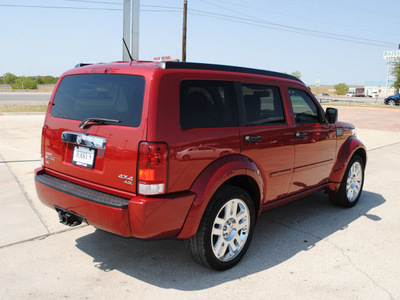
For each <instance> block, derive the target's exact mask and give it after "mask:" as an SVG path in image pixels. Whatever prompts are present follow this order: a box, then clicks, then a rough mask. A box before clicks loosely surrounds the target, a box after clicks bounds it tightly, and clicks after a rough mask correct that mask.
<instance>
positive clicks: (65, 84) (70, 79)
mask: <svg viewBox="0 0 400 300" xmlns="http://www.w3.org/2000/svg"><path fill="white" fill-rule="evenodd" d="M144 83H145V80H144V78H143V77H140V76H132V75H119V74H118V75H117V74H82V75H71V76H66V77H65V78H64V79H63V80H62V81H61V83H60V85H59V87H58V89H57V93H56V95H55V97H54V101H53V106H52V109H51V115H52V116H53V117H58V118H65V119H72V120H84V119H87V118H105V119H114V120H119V121H121V122H120V123H118V124H116V125H122V126H132V127H137V126H139V125H140V122H141V118H142V106H143V94H144Z"/></svg>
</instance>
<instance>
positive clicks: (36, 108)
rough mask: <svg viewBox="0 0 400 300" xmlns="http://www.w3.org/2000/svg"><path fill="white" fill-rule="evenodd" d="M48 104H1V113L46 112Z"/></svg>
mask: <svg viewBox="0 0 400 300" xmlns="http://www.w3.org/2000/svg"><path fill="white" fill-rule="evenodd" d="M46 110H47V105H20V104H0V113H7V112H46Z"/></svg>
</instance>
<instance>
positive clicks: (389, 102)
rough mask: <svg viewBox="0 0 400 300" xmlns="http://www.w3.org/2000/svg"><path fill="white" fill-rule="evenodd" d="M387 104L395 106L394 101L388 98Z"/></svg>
mask: <svg viewBox="0 0 400 300" xmlns="http://www.w3.org/2000/svg"><path fill="white" fill-rule="evenodd" d="M388 105H391V106H395V105H396V101H394V100H389V101H388Z"/></svg>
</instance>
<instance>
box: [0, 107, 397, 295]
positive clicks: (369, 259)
mask: <svg viewBox="0 0 400 300" xmlns="http://www.w3.org/2000/svg"><path fill="white" fill-rule="evenodd" d="M399 117H400V110H393V109H378V110H376V109H372V108H368V109H354V108H347V107H340V108H339V119H340V120H342V121H348V122H352V121H355V122H354V123H355V124H356V125H357V127H358V136H359V138H360V139H361V140H362V141H363V142H364V143H365V145H366V147H367V149H368V163H367V169H366V174H365V176H366V180H365V185H364V191H363V194H362V196H361V199H360V201H359V203H358V204H357V205H356V206H355V207H353V208H352V209H343V208H339V207H335V206H333V205H331V204H330V202H329V200H328V198H327V196H326V195H324V194H323V193H318V194H315V195H313V196H310V197H307V198H304V199H302V200H299V201H296V202H294V203H291V204H288V205H286V206H282V207H280V208H277V209H274V210H271V211H268V212H265V213H263V214H262V217H261V219H260V221H259V222H258V224H257V226H256V230H255V234H254V237H253V242H252V244H251V246H250V248H249V251H248V252H247V254H246V256H245V258H244V259H243V260H242V262H241V263H240V264H239V265H237V266H236V267H235V268H233V269H231V270H228V271H226V272H216V271H212V270H209V269H207V268H204V267H201V266H199V265H197V264H195V263H193V262H192V261H191V259H190V258H189V255H188V254H187V253H186V251H185V249H184V245H183V243H182V241H177V240H156V241H146V240H138V239H133V238H122V237H118V236H115V235H112V234H108V233H106V232H103V231H100V230H96V229H94V228H93V227H91V226H79V227H76V228H74V229H71V228H69V227H65V226H64V225H61V224H59V223H58V217H57V214H56V213H55V211H54V210H51V209H50V208H47V207H45V206H44V205H43V204H41V203H40V201H39V199H38V198H37V196H36V192H35V189H34V180H33V169H34V168H36V167H38V166H39V165H40V136H41V128H42V124H43V119H44V115H42V114H39V115H38V114H3V115H0V128H2V130H1V131H0V298H1V299H27V298H29V299H59V298H73V299H155V298H157V299H175V300H176V299H238V298H245V299H266V298H268V299H400V285H399V284H398V283H399V278H400V255H399V248H400V218H399V211H400V201H399V198H398V194H399V189H400V187H399V178H400V132H399V131H394V130H392V128H395V127H396V128H399V121H398V120H399V119H400V118H399ZM371 118H373V119H374V120H376V122H379V120H382V121H383V120H386V121H385V122H387V123H385V126H380V127H374V126H371V125H370V124H371ZM391 123H392V124H391ZM371 127H372V128H371Z"/></svg>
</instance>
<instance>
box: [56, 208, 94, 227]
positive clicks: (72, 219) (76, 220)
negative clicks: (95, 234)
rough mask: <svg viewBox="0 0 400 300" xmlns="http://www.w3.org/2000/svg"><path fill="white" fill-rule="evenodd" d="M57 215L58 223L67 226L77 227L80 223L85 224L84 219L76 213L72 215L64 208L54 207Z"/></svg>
mask: <svg viewBox="0 0 400 300" xmlns="http://www.w3.org/2000/svg"><path fill="white" fill-rule="evenodd" d="M55 209H56V211H57V213H58V218H59V219H60V223H61V224H64V225H68V226H71V227H72V226H77V225H80V224H81V223H82V222H85V223H87V221H86V219H85V217H82V216H80V215H77V214H76V213H73V212H72V211H69V210H66V209H64V208H61V207H58V206H56V207H55Z"/></svg>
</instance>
